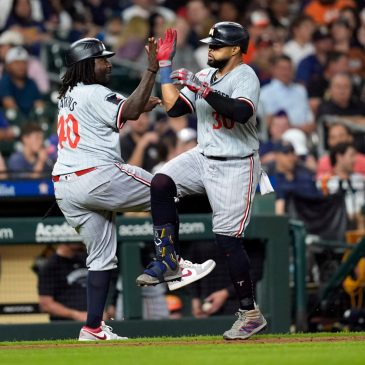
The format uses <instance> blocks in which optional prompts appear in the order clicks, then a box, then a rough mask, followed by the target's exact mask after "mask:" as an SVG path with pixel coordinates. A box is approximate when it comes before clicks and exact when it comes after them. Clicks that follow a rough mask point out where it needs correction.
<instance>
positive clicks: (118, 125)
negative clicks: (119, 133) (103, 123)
mask: <svg viewBox="0 0 365 365" xmlns="http://www.w3.org/2000/svg"><path fill="white" fill-rule="evenodd" d="M124 102H125V100H123V101H122V102H121V103H120V106H119V109H118V114H117V127H118V129H122V128H123V127H124V124H125V122H122V109H123V106H124Z"/></svg>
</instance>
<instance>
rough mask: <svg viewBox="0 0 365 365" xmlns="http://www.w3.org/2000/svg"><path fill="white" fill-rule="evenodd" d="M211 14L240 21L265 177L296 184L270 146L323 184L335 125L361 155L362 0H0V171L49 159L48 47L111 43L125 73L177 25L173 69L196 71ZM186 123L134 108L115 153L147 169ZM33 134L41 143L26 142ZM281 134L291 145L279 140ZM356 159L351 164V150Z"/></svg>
mask: <svg viewBox="0 0 365 365" xmlns="http://www.w3.org/2000/svg"><path fill="white" fill-rule="evenodd" d="M217 21H235V22H240V23H242V24H244V25H245V26H247V28H248V30H249V33H250V44H249V49H248V52H247V54H246V55H245V56H244V59H243V61H244V62H245V63H247V64H249V65H251V66H252V67H253V69H254V70H255V72H256V73H257V75H258V77H259V79H260V82H261V86H262V88H261V96H260V105H259V108H258V111H257V116H258V121H259V123H258V130H259V134H260V139H261V148H260V155H261V161H262V164H263V166H264V167H265V168H266V169H267V171H268V172H269V173H270V174H271V172H272V171H277V174H276V175H275V176H271V177H272V179H273V180H275V183H278V184H279V185H281V184H282V182H281V181H283V183H284V185H285V186H287V187H288V186H291V188H290V189H289V190H290V193H291V192H292V190H294V191H298V186H300V185H301V183H302V182H301V179H302V178H303V176H302V175H301V174H299V175H298V176H296V175H295V174H294V175H292V174H288V173H286V172H285V171H280V169H281V167H280V165H281V164H280V163H279V162H278V161H279V160H280V156H281V154H287V155H291V154H293V161H294V160H295V164H294V165H295V166H297V165H298V166H299V168H300V169H302V168H303V169H305V171H306V174H305V175H306V178H307V179H308V181H307V182H309V181H311V180H313V186H314V187H315V186H319V185H321V184H322V185H323V182H322V183H320V182H319V181H318V179H319V178H320V177H322V178H323V174H324V173H323V171H324V170H323V166H324V165H323V161H326V170H325V171H326V174H329V175H331V174H333V171H334V166H330V165H331V160H330V158H326V157H325V156H323V155H324V154H326V153H330V152H331V151H330V149H331V148H332V147H334V145H333V144H332V143H330V142H327V139H328V138H329V129H330V128H329V127H330V126H331V124H332V123H334V122H336V124H338V123H340V124H342V125H344V126H345V127H346V130H347V131H348V133H349V134H350V135H351V143H352V145H353V147H354V148H355V149H356V151H357V154H356V156H358V155H359V154H360V153H364V152H365V140H364V135H365V134H364V133H365V129H364V128H365V124H364V122H365V119H364V118H365V117H364V113H365V87H364V75H365V50H364V46H365V6H364V4H363V2H361V1H355V0H306V1H298V0H290V1H284V0H260V1H254V0H252V1H245V2H242V1H235V0H216V1H203V0H186V1H169V0H165V1H157V0H129V1H128V0H108V1H95V0H94V1H90V0H77V1H62V2H61V1H59V0H3V1H2V12H1V15H0V169H1V175H0V177H1V178H9V177H10V178H24V177H28V178H34V177H41V176H45V177H47V176H49V174H50V171H51V168H52V163H54V161H55V158H56V147H57V134H56V129H57V115H56V114H57V112H56V111H57V88H58V86H59V77H60V75H61V74H62V72H63V71H64V68H63V66H64V65H63V63H62V62H61V63H59V62H58V61H57V56H58V57H60V59H61V60H62V50H64V49H65V48H66V47H67V45H68V44H70V43H71V42H73V41H75V40H78V39H80V38H81V37H97V38H99V39H101V40H102V41H103V42H104V43H105V44H106V46H107V47H108V48H109V49H111V50H113V51H115V52H116V55H115V57H114V58H113V62H114V63H115V66H114V68H115V69H116V70H119V71H120V69H123V68H124V70H126V71H125V73H127V74H128V73H129V72H131V70H133V72H137V78H138V72H139V70H143V68H144V67H145V64H144V63H145V62H146V61H145V60H146V58H145V56H144V52H145V50H144V45H145V42H146V39H147V37H149V36H155V37H157V38H158V37H160V36H162V35H163V32H164V30H165V29H166V28H167V27H171V26H173V27H175V28H176V29H177V30H178V42H177V52H176V57H175V58H174V68H179V67H186V68H188V69H190V70H192V71H198V70H199V69H201V68H204V67H206V61H207V46H206V45H203V44H202V43H200V42H199V39H201V38H203V37H205V36H206V35H207V33H208V32H209V29H210V27H211V26H212V25H213V24H214V23H215V22H217ZM55 49H56V51H55ZM50 50H51V51H50ZM57 50H58V51H57ZM55 52H56V53H55ZM57 52H58V54H57ZM56 61H57V62H56ZM55 67H56V68H55ZM55 71H56V73H57V77H56V78H55V77H54V74H52V73H54V72H55ZM119 71H116V73H118V72H119ZM129 81H130V80H128V79H126V78H124V79H123V77H121V78H120V79H119V78H118V79H117V82H115V85H113V86H114V88H116V89H117V90H118V91H120V92H121V93H123V92H124V93H126V94H128V91H129V90H128V87H127V84H128V82H129ZM36 125H38V127H39V130H37V128H36V127H35V126H36ZM196 127H197V126H196V119H195V117H194V116H193V115H190V116H189V117H188V118H168V117H167V116H166V115H165V114H164V112H163V111H162V109H160V110H159V111H158V112H153V113H151V114H145V115H143V116H141V118H140V119H139V120H138V121H136V122H133V123H128V124H127V126H126V127H125V128H123V129H122V130H121V133H120V134H121V149H122V154H123V157H124V159H125V160H126V161H127V162H129V163H132V164H134V165H138V166H142V167H143V168H145V169H147V170H148V171H153V172H155V171H157V170H158V167H159V166H161V164H162V163H163V162H164V161H166V160H169V159H171V158H172V157H174V156H175V155H176V154H178V153H180V152H181V151H179V150H180V149H181V143H182V142H181V141H180V138H179V134H180V132H181V131H182V130H184V129H186V128H188V130H196ZM345 127H344V128H345ZM42 132H43V133H42ZM32 136H37V137H32ZM288 136H289V137H288ZM286 137H288V138H286ZM33 139H34V140H35V139H37V144H38V143H41V146H42V147H41V148H40V147H38V146H33V148H32V147H31V148H28V147H27V145H29V144H32V143H34V142H33ZM41 139H42V141H41V142H40V140H41ZM29 140H30V141H31V142H28V141H29ZM284 141H285V142H286V143H288V144H289V145H290V146H288V147H287V146H285V147H283V146H282V143H283V142H284ZM184 148H185V147H184ZM324 159H325V160H324ZM356 161H357V162H356V166H357V168H358V165H359V162H358V157H357V158H356ZM356 173H357V172H356ZM358 173H359V174H360V176H363V175H364V173H363V171H358ZM278 176H279V178H278V179H277V177H278ZM299 176H300V177H299ZM276 180H277V181H276ZM297 180H298V181H297ZM316 180H317V181H316ZM279 182H280V183H279ZM284 190H285V189H284ZM309 190H311V189H309ZM277 191H279V192H281V191H282V186H277ZM304 191H306V189H304ZM288 193H289V192H288ZM301 193H303V191H301ZM320 193H321V191H320ZM277 195H278V196H281V193H280V194H277ZM286 195H287V193H285V194H284V195H283V197H284V198H285V196H286ZM279 200H280V199H279ZM284 202H285V199H284ZM279 206H280V204H279ZM284 211H285V210H284ZM284 211H283V210H282V208H278V211H277V212H278V213H279V212H281V213H283V212H284Z"/></svg>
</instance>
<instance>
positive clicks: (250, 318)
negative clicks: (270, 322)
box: [223, 307, 267, 340]
mask: <svg viewBox="0 0 365 365" xmlns="http://www.w3.org/2000/svg"><path fill="white" fill-rule="evenodd" d="M236 316H237V317H238V319H237V320H236V322H234V323H233V326H232V328H231V329H230V330H228V331H226V332H224V333H223V338H224V339H225V340H246V339H248V338H249V337H251V336H252V335H254V334H255V333H258V332H260V331H262V330H263V329H264V328H265V327H266V326H267V322H266V319H265V318H264V316H263V315H262V313H261V312H260V309H259V308H258V307H256V308H255V309H252V310H242V309H239V310H238V312H237V313H236Z"/></svg>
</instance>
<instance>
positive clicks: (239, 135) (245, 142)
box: [137, 22, 267, 340]
mask: <svg viewBox="0 0 365 365" xmlns="http://www.w3.org/2000/svg"><path fill="white" fill-rule="evenodd" d="M201 42H203V43H206V44H208V45H209V51H208V65H209V66H210V67H209V68H206V69H203V70H202V71H200V72H198V73H197V74H195V75H194V74H193V73H192V72H190V71H189V70H186V69H179V70H175V71H174V72H172V69H171V61H172V59H173V56H174V53H175V45H176V31H175V30H172V29H170V30H169V31H168V32H167V34H166V37H165V38H164V39H163V40H160V42H159V54H158V60H159V65H160V75H161V85H162V86H161V87H162V96H163V101H164V106H165V108H166V111H167V113H168V115H169V116H171V117H178V116H181V115H183V114H186V113H192V112H195V113H196V114H197V119H198V146H197V147H196V148H193V149H192V150H189V151H187V152H185V153H183V154H181V155H179V156H178V157H176V158H175V159H173V160H171V161H169V162H168V163H167V164H165V165H164V166H163V167H162V169H161V170H160V171H159V173H157V174H156V175H155V176H154V177H153V179H152V182H151V212H152V218H153V223H154V226H155V239H154V241H155V246H156V252H157V260H155V261H153V262H152V263H151V264H150V265H149V266H148V267H147V268H146V269H145V271H144V273H143V274H142V275H140V276H139V277H138V278H137V283H140V284H144V285H150V284H153V283H155V282H156V281H159V280H160V278H161V277H163V276H164V275H166V272H167V273H169V275H171V273H173V272H174V269H175V267H174V265H170V264H169V261H168V260H161V258H163V256H164V255H163V249H164V246H166V245H167V244H168V242H169V241H174V240H176V237H175V235H174V225H176V222H177V221H178V218H177V213H176V208H175V197H183V196H186V195H188V194H206V195H207V196H208V199H209V202H210V204H211V207H212V211H213V231H214V233H215V235H216V241H217V243H218V246H219V248H220V250H221V252H222V254H223V255H224V256H225V257H226V261H227V264H228V267H229V272H230V276H231V280H232V283H233V285H234V287H235V290H236V293H237V296H238V299H239V303H240V309H239V310H238V313H237V315H238V319H237V321H236V322H235V323H234V324H233V326H232V328H231V329H230V330H228V331H226V332H225V333H224V334H223V337H224V338H225V339H227V340H233V339H247V338H249V337H250V336H252V335H253V334H255V333H257V332H259V331H260V330H262V329H263V328H265V327H266V324H267V323H266V320H265V318H264V317H263V315H262V314H261V312H260V310H259V308H258V307H257V306H256V304H255V301H254V293H253V285H252V281H251V277H250V271H249V258H248V256H247V253H246V250H245V249H244V247H243V245H242V236H243V234H244V230H245V228H246V227H247V225H248V223H249V219H250V212H251V206H252V200H253V198H254V194H255V190H256V187H257V184H258V180H259V177H260V172H261V167H260V160H259V156H258V152H257V151H258V147H259V142H258V137H257V132H256V109H257V105H258V101H259V93H260V84H259V80H258V78H257V76H256V74H255V72H254V71H253V70H252V69H251V68H250V67H249V66H248V65H246V64H244V63H243V62H242V54H243V53H246V51H247V47H248V42H249V34H248V32H247V30H246V29H245V28H244V27H243V26H241V25H240V24H237V23H233V22H220V23H217V24H215V25H214V26H213V27H212V28H211V29H210V32H209V37H208V38H204V39H202V40H201ZM175 85H177V86H183V88H182V89H181V91H180V92H179V89H178V88H176V87H175ZM166 262H167V263H166ZM184 280H185V278H184V277H183V278H182V280H181V282H183V281H184ZM168 285H169V287H171V286H173V285H174V282H172V283H168ZM213 305H214V303H213Z"/></svg>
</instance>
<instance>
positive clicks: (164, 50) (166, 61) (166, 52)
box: [157, 28, 177, 67]
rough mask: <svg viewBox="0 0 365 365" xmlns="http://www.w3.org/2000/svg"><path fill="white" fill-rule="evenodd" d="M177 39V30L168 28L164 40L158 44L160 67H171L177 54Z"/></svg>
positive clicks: (161, 39) (160, 40)
mask: <svg viewBox="0 0 365 365" xmlns="http://www.w3.org/2000/svg"><path fill="white" fill-rule="evenodd" d="M176 37H177V32H176V30H175V29H172V28H168V29H167V30H166V31H165V36H164V38H160V39H159V40H158V43H157V60H158V62H159V64H160V67H166V66H170V65H171V62H172V59H173V58H174V56H175V53H176Z"/></svg>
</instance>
